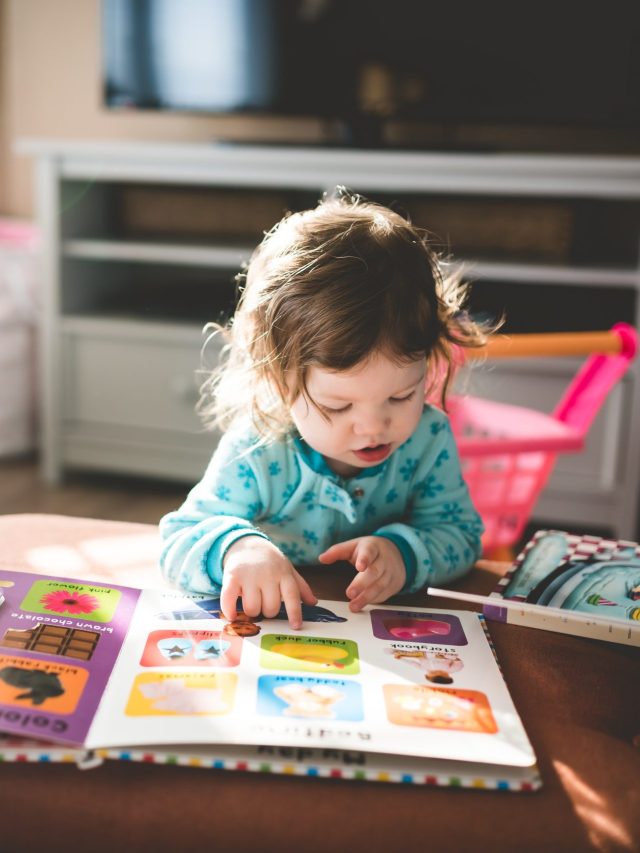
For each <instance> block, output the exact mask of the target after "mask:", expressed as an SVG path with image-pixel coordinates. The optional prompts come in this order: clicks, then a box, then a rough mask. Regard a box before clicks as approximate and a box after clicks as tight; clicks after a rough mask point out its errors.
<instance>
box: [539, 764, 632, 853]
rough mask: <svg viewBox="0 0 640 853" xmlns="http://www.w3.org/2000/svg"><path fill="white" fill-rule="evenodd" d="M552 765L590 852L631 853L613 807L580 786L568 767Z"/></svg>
mask: <svg viewBox="0 0 640 853" xmlns="http://www.w3.org/2000/svg"><path fill="white" fill-rule="evenodd" d="M553 764H554V767H555V769H556V771H557V773H558V776H559V777H560V781H561V782H562V785H563V787H564V789H565V792H566V794H567V796H568V797H569V799H570V800H571V802H572V803H573V807H574V809H575V812H576V814H577V815H578V817H579V818H580V820H581V821H582V823H583V824H584V826H585V829H586V830H587V832H588V833H589V840H590V841H591V843H592V844H593V846H594V848H595V849H596V850H601V851H602V853H609V851H613V850H630V851H631V850H635V849H636V848H635V844H634V841H633V839H632V838H631V837H630V836H629V834H628V832H627V831H626V829H625V828H624V827H623V826H621V824H620V823H619V822H618V821H616V819H615V817H614V816H613V814H612V813H613V810H614V807H613V804H612V803H611V802H610V801H607V800H606V799H604V798H603V797H602V796H601V795H600V794H598V793H596V792H595V791H594V790H593V788H590V787H589V786H588V785H587V784H586V783H585V782H583V781H582V779H580V777H579V776H578V774H577V773H576V772H575V770H572V769H571V767H568V766H567V765H566V764H563V763H562V762H560V761H554V762H553Z"/></svg>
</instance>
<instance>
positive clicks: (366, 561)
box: [354, 537, 380, 572]
mask: <svg viewBox="0 0 640 853" xmlns="http://www.w3.org/2000/svg"><path fill="white" fill-rule="evenodd" d="M379 556H380V546H379V545H378V543H377V542H376V541H375V539H374V538H373V537H372V538H369V539H361V540H360V541H359V542H358V544H357V545H356V549H355V552H354V557H355V562H354V566H355V567H356V571H358V572H364V570H365V569H368V568H369V567H370V566H373V564H374V563H375V561H376V560H377V559H378V557H379Z"/></svg>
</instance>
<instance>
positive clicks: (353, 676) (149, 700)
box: [0, 571, 537, 779]
mask: <svg viewBox="0 0 640 853" xmlns="http://www.w3.org/2000/svg"><path fill="white" fill-rule="evenodd" d="M0 584H1V585H2V588H3V592H4V595H5V598H6V601H5V604H4V605H3V608H2V610H1V611H0V731H3V732H5V733H7V734H10V735H13V736H21V737H27V738H41V739H43V740H48V741H51V742H54V743H61V744H66V745H69V746H76V747H81V746H83V747H85V748H88V749H93V750H103V751H104V750H107V751H109V750H110V751H111V757H114V756H115V755H116V754H119V755H120V756H121V757H122V753H124V752H126V751H127V750H128V751H131V750H135V749H137V748H144V747H149V748H152V749H153V750H154V751H155V750H159V749H160V748H161V747H162V745H164V746H165V747H167V748H169V747H170V749H171V750H175V749H176V748H177V747H176V745H179V747H180V750H181V751H182V753H183V754H186V755H191V756H192V757H193V755H194V754H198V752H199V750H201V749H202V748H203V747H204V746H206V748H207V749H209V750H211V749H213V748H214V747H215V748H221V747H224V748H225V749H227V748H229V749H231V748H234V749H236V750H241V751H242V750H246V749H249V750H253V751H254V753H255V750H257V749H264V748H267V747H269V748H273V749H288V748H299V749H302V750H304V749H310V750H337V751H339V752H340V751H341V752H342V753H349V752H353V753H366V754H370V755H376V756H387V757H389V756H393V757H394V760H395V761H396V765H395V766H397V760H398V758H399V757H400V758H401V759H402V760H405V761H408V762H410V763H411V762H412V763H411V766H415V763H416V760H425V759H429V760H435V761H438V762H452V763H453V764H455V763H458V764H459V766H460V767H462V766H463V765H464V767H465V768H466V770H467V771H468V772H469V773H470V774H471V775H474V771H475V776H476V777H478V776H479V773H480V771H479V770H478V769H477V768H479V767H484V768H485V769H487V771H488V770H489V768H492V770H491V772H493V773H494V774H495V773H499V775H501V776H502V777H505V776H506V777H507V778H508V771H509V769H510V768H511V769H514V778H516V779H522V778H524V777H526V778H532V777H535V776H536V775H537V771H536V770H535V755H534V753H533V750H532V748H531V745H530V743H529V741H528V739H527V736H526V734H525V731H524V728H523V726H522V723H521V721H520V718H519V717H518V714H517V712H516V710H515V708H514V705H513V703H512V701H511V698H510V696H509V692H508V690H507V687H506V685H505V682H504V680H503V678H502V675H501V673H500V670H499V667H498V665H497V663H496V660H495V657H494V654H493V651H492V649H491V646H490V644H489V642H488V640H487V637H486V635H485V631H484V627H483V621H482V617H480V616H479V615H478V614H474V613H471V612H468V611H450V610H440V609H425V608H417V607H394V606H382V605H375V606H372V607H370V608H369V609H367V610H366V611H364V612H361V613H357V614H353V613H351V612H350V611H349V609H348V606H347V604H346V603H343V602H334V601H325V602H319V603H318V605H317V606H313V607H310V606H307V605H305V606H304V613H303V616H304V619H305V623H304V627H303V630H300V631H296V632H294V631H291V630H290V629H289V626H288V623H287V621H286V618H285V616H284V613H282V618H275V619H262V620H255V621H253V622H251V621H249V620H247V619H246V618H245V619H244V620H243V619H240V620H238V621H237V622H234V623H228V622H227V621H226V620H225V619H224V617H223V616H222V613H221V612H220V603H219V600H218V599H216V598H213V597H207V596H203V595H185V594H183V593H181V592H178V591H171V590H144V591H141V590H133V589H127V588H125V587H121V586H115V585H106V584H105V585H102V584H95V583H91V584H88V583H83V582H80V581H77V580H73V581H69V580H65V579H61V578H54V577H43V576H37V577H36V576H33V575H30V574H26V573H20V572H7V571H2V572H0ZM143 751H144V749H143ZM194 751H195V753H194ZM237 754H239V753H237V752H236V755H237ZM105 755H106V753H105ZM419 763H420V762H419V761H418V764H419Z"/></svg>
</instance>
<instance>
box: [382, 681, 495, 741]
mask: <svg viewBox="0 0 640 853" xmlns="http://www.w3.org/2000/svg"><path fill="white" fill-rule="evenodd" d="M383 689H384V699H385V705H386V710H387V717H388V719H389V722H391V723H395V724H396V725H398V726H419V727H421V728H430V729H450V730H455V731H463V732H483V733H484V734H495V733H496V732H497V731H498V726H497V725H496V721H495V718H494V716H493V713H492V712H491V706H490V704H489V700H488V699H487V697H486V696H485V695H484V693H480V691H478V690H458V689H455V688H450V687H427V686H426V685H425V686H422V685H417V684H416V685H414V684H385V685H384V688H383Z"/></svg>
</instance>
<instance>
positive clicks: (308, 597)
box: [293, 569, 318, 604]
mask: <svg viewBox="0 0 640 853" xmlns="http://www.w3.org/2000/svg"><path fill="white" fill-rule="evenodd" d="M293 576H294V578H295V580H296V583H297V584H298V591H299V593H300V597H301V598H302V600H303V601H304V603H305V604H317V603H318V596H317V595H315V594H314V592H313V590H312V589H311V587H310V586H309V584H308V583H307V581H306V580H305V579H304V578H303V577H302V575H301V574H300V572H297V571H296V570H295V569H294V570H293Z"/></svg>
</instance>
